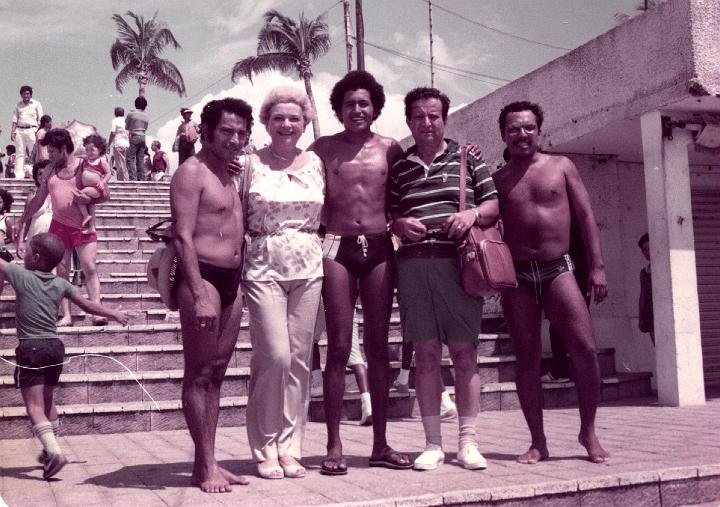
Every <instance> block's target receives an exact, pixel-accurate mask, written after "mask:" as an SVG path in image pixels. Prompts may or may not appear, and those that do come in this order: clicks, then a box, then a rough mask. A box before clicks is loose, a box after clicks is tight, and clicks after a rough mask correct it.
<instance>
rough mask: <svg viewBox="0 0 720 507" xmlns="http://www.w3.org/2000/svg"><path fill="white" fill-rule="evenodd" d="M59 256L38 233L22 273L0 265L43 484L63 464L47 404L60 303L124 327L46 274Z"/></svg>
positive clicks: (51, 238)
mask: <svg viewBox="0 0 720 507" xmlns="http://www.w3.org/2000/svg"><path fill="white" fill-rule="evenodd" d="M64 254H65V245H64V244H63V242H62V240H61V239H60V238H58V237H57V236H55V235H53V234H50V233H42V234H38V235H37V236H35V237H33V238H32V240H31V241H30V244H29V245H28V249H27V251H26V253H25V257H24V259H23V260H24V262H25V267H24V268H23V267H21V266H19V265H17V264H10V263H8V262H5V261H4V260H2V259H0V274H4V276H5V279H6V280H7V281H8V282H9V283H10V285H12V286H13V288H14V289H15V320H16V325H15V327H16V328H17V337H18V340H19V341H20V343H19V345H18V347H17V348H16V349H15V358H16V362H17V365H18V366H17V367H16V368H15V387H18V388H19V389H20V393H21V394H22V398H23V401H24V403H25V408H26V409H27V413H28V415H29V416H30V421H31V422H32V429H33V434H35V436H37V437H38V439H39V440H40V442H41V443H42V446H43V449H44V450H43V453H42V454H41V458H40V461H41V462H42V464H43V478H45V479H49V478H50V477H52V476H54V475H55V474H57V473H58V472H59V471H60V469H62V467H64V466H65V465H66V464H67V463H68V460H67V458H66V457H65V456H64V455H63V454H62V452H61V450H60V446H59V445H58V442H57V440H56V438H55V431H56V430H57V428H58V426H59V422H58V414H57V409H56V408H55V403H54V402H53V389H54V388H55V386H56V385H57V384H58V380H59V379H60V373H62V364H63V362H64V361H65V346H64V345H63V342H62V341H60V340H59V336H58V334H57V327H56V326H55V321H56V320H57V314H58V308H59V306H60V301H62V299H63V298H64V297H67V298H69V299H70V301H72V302H73V303H75V304H76V305H77V306H79V307H80V308H82V309H83V310H84V311H86V312H88V313H92V314H95V315H102V316H104V317H108V318H111V319H113V320H115V321H117V322H119V323H120V324H122V325H123V326H124V325H126V324H127V322H128V317H127V315H125V314H124V313H122V312H119V311H116V310H111V309H109V308H106V307H104V306H102V305H100V304H99V303H95V302H93V301H88V300H87V299H85V298H84V297H82V296H81V295H80V294H79V293H78V290H77V288H76V287H75V286H73V285H71V284H70V283H69V282H68V281H67V280H65V279H63V278H60V277H58V276H55V275H54V274H52V273H51V271H52V270H53V268H54V267H55V266H57V264H58V263H59V262H60V261H61V260H62V258H63V255H64Z"/></svg>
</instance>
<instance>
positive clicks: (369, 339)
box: [309, 71, 412, 475]
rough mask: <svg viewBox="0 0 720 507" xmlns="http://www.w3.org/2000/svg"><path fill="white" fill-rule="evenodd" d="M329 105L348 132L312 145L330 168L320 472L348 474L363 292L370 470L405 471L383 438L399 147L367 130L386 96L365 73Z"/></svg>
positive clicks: (337, 91)
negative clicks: (352, 362)
mask: <svg viewBox="0 0 720 507" xmlns="http://www.w3.org/2000/svg"><path fill="white" fill-rule="evenodd" d="M330 103H331V105H332V108H333V111H335V115H336V116H337V118H338V120H340V121H341V122H342V124H343V127H344V129H343V131H341V132H339V133H337V134H334V135H331V136H325V137H321V138H320V139H318V140H317V141H315V143H314V144H313V145H312V146H310V148H309V149H310V150H313V151H315V153H317V154H318V156H320V158H321V159H322V161H323V163H324V164H325V178H326V195H325V210H324V211H325V220H324V221H325V224H326V226H327V234H326V235H325V239H324V242H323V270H324V273H325V279H324V280H323V302H324V303H325V311H326V313H325V317H326V320H327V334H328V354H327V362H326V365H325V381H324V391H325V392H324V402H325V419H326V424H327V431H328V443H327V456H326V458H325V459H324V460H323V462H322V468H321V472H322V473H323V474H325V475H343V474H346V473H347V462H346V460H345V458H344V457H343V455H342V442H341V440H340V417H341V415H342V404H343V393H344V392H345V365H346V364H347V361H348V356H349V355H350V346H351V343H352V326H353V309H354V307H355V300H356V299H357V297H358V295H359V296H360V300H361V301H362V305H363V328H362V329H363V345H364V348H365V356H366V357H367V363H368V380H369V384H370V386H369V387H370V398H371V405H372V414H373V449H372V452H371V454H370V461H369V465H370V466H377V467H385V468H393V469H408V468H411V467H412V463H411V462H410V460H409V458H408V457H407V456H406V455H403V454H400V453H398V452H396V451H394V450H393V449H392V448H390V447H389V446H388V444H387V440H386V439H385V428H386V424H387V405H388V397H389V393H388V390H389V386H390V378H389V368H388V327H389V322H390V309H391V305H392V298H393V288H394V285H395V252H394V250H393V246H392V242H391V240H390V233H389V232H388V211H387V203H386V200H387V182H388V174H389V172H390V167H392V165H393V164H394V163H395V161H396V160H398V158H399V157H400V156H401V155H402V149H401V148H400V145H399V144H398V143H397V141H395V140H394V139H391V138H389V137H385V136H381V135H379V134H376V133H374V132H373V131H372V130H370V126H371V125H372V123H373V122H374V121H375V119H376V118H377V117H378V116H379V115H380V111H381V110H382V108H383V106H384V104H385V94H384V92H383V87H382V86H381V85H380V84H378V83H377V81H375V78H374V77H373V76H372V75H371V74H369V73H368V72H365V71H352V72H350V73H348V74H347V75H346V76H345V77H343V78H342V79H341V80H340V81H338V82H337V83H336V84H335V86H334V88H333V91H332V93H331V95H330Z"/></svg>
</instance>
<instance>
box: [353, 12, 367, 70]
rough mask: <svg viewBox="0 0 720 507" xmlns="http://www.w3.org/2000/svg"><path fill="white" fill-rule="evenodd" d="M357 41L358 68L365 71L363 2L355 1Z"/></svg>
mask: <svg viewBox="0 0 720 507" xmlns="http://www.w3.org/2000/svg"><path fill="white" fill-rule="evenodd" d="M355 31H356V34H355V41H356V42H357V68H358V70H365V24H364V22H363V10H362V0H355Z"/></svg>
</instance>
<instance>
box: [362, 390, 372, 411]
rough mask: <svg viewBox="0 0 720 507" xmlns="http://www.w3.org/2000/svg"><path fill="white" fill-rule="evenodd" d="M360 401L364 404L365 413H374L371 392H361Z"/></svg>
mask: <svg viewBox="0 0 720 507" xmlns="http://www.w3.org/2000/svg"><path fill="white" fill-rule="evenodd" d="M360 403H361V404H362V411H363V414H368V415H372V403H371V402H370V393H360Z"/></svg>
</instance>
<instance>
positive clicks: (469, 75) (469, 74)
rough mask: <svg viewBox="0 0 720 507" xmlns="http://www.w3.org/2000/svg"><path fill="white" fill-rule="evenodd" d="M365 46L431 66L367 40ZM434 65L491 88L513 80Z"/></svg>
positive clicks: (435, 63)
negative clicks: (492, 80) (494, 81)
mask: <svg viewBox="0 0 720 507" xmlns="http://www.w3.org/2000/svg"><path fill="white" fill-rule="evenodd" d="M365 44H366V45H368V46H371V47H374V48H375V49H379V50H380V51H385V52H386V53H390V54H391V55H394V56H397V57H400V58H403V59H405V60H408V61H410V62H413V63H419V64H421V65H425V66H427V67H429V66H430V62H428V61H427V60H424V59H422V58H418V57H416V56H412V55H408V54H405V53H401V52H400V51H397V50H395V49H390V48H386V47H384V46H381V45H379V44H375V43H372V42H369V41H368V40H367V39H365ZM433 65H434V66H435V67H436V68H437V69H438V70H442V71H444V72H447V73H448V74H453V75H456V76H460V77H465V78H468V79H473V80H474V81H479V82H481V83H485V84H488V85H491V86H502V84H504V83H509V82H510V81H511V79H506V78H502V77H497V76H491V75H489V74H483V73H480V72H473V71H471V70H467V69H460V68H457V67H452V66H450V65H445V64H442V63H437V62H434V63H433ZM475 76H477V77H475ZM478 77H480V78H487V79H494V80H496V81H501V82H502V83H493V82H490V81H487V80H485V79H478Z"/></svg>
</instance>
